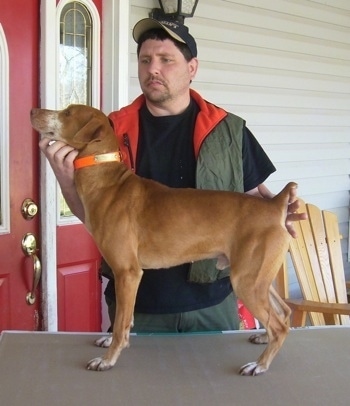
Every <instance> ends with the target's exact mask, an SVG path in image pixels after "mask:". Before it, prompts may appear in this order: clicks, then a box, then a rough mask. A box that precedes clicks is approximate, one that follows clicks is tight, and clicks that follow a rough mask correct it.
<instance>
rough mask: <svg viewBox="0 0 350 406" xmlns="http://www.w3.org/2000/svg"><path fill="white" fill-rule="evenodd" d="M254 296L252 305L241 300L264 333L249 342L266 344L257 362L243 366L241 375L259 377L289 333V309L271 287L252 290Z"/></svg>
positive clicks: (250, 301) (250, 302) (266, 368)
mask: <svg viewBox="0 0 350 406" xmlns="http://www.w3.org/2000/svg"><path fill="white" fill-rule="evenodd" d="M254 294H255V300H254V304H253V306H252V300H249V299H247V298H242V301H243V303H248V304H247V308H248V309H249V310H250V311H251V312H252V314H253V315H254V317H256V318H257V319H258V320H259V321H260V322H261V323H262V324H263V325H264V327H265V329H266V333H263V334H254V335H252V336H251V337H250V338H249V341H250V342H252V343H255V344H267V346H266V348H265V350H264V351H263V353H262V354H261V355H260V357H259V358H258V360H257V361H255V362H250V363H248V364H246V365H243V366H242V367H241V369H240V374H241V375H259V374H262V373H264V372H265V371H267V370H268V368H269V366H270V364H271V362H272V360H273V358H274V357H275V355H276V354H277V352H278V351H279V349H280V348H281V346H282V344H283V342H284V340H285V339H286V337H287V334H288V331H289V315H290V309H289V307H288V306H287V305H286V304H285V303H284V302H283V301H282V299H281V298H280V297H279V296H278V294H277V292H276V291H275V290H274V288H273V287H272V286H270V287H267V288H264V289H262V290H261V289H258V291H256V290H255V291H254V292H253V290H252V291H251V292H250V293H249V296H250V297H253V296H251V295H254Z"/></svg>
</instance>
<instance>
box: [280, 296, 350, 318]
mask: <svg viewBox="0 0 350 406" xmlns="http://www.w3.org/2000/svg"><path fill="white" fill-rule="evenodd" d="M285 302H286V304H287V305H288V306H289V307H290V308H291V309H292V310H293V311H295V310H296V311H303V312H315V313H325V314H344V315H348V316H350V304H349V303H321V302H314V301H312V300H304V299H285Z"/></svg>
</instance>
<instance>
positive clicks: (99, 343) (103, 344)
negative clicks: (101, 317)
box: [94, 335, 113, 348]
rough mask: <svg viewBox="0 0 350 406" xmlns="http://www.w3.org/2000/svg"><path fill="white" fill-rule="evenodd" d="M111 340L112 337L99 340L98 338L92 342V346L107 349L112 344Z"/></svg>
mask: <svg viewBox="0 0 350 406" xmlns="http://www.w3.org/2000/svg"><path fill="white" fill-rule="evenodd" d="M112 339H113V336H112V335H110V336H107V337H101V338H98V339H97V340H96V341H95V342H94V344H95V345H97V347H102V348H108V347H109V346H110V345H111V343H112Z"/></svg>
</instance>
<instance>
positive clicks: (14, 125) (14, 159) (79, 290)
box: [0, 0, 102, 331]
mask: <svg viewBox="0 0 350 406" xmlns="http://www.w3.org/2000/svg"><path fill="white" fill-rule="evenodd" d="M85 3H89V2H85ZM95 3H96V7H97V8H98V12H99V15H101V4H102V0H96V1H95ZM48 4H50V5H52V4H53V7H55V5H56V1H55V0H45V3H44V5H45V6H47V5H48ZM52 20H55V17H54V16H53V18H52ZM0 24H1V26H0V36H1V38H0V45H1V49H0V85H3V84H4V80H1V77H2V75H3V72H4V71H5V70H6V69H5V68H3V66H5V67H6V63H7V61H6V51H7V50H8V54H9V58H8V71H9V81H8V87H9V97H8V98H7V99H8V100H5V101H6V103H7V104H8V106H6V107H8V111H9V113H8V114H7V116H8V117H7V116H5V114H4V111H6V109H5V108H4V106H3V99H2V97H1V95H3V94H4V91H3V90H4V89H2V88H0V100H1V103H2V105H0V118H1V120H3V121H6V117H7V119H8V122H9V126H8V127H9V137H8V140H7V141H6V140H5V141H3V140H4V139H5V137H3V136H2V135H1V137H0V140H1V145H0V148H1V149H0V164H1V162H2V165H3V164H4V163H5V162H7V158H8V161H9V163H8V165H7V166H8V170H6V171H4V170H3V166H0V168H1V170H0V176H1V182H0V184H1V191H3V190H6V188H4V186H3V185H4V184H6V183H8V184H9V193H6V195H5V194H4V193H2V195H1V198H0V202H1V206H0V209H1V210H0V219H1V220H0V331H1V330H4V329H19V330H39V329H41V328H42V325H44V327H45V328H46V324H47V319H46V315H45V317H44V318H45V321H44V322H43V323H42V310H41V299H42V298H43V303H44V307H43V308H44V309H45V312H44V313H47V309H48V308H57V328H58V330H60V331H100V330H101V283H100V281H99V280H98V267H99V260H100V255H99V253H98V251H97V249H96V247H95V245H94V243H93V241H92V239H91V237H90V236H89V235H88V233H87V232H86V231H85V228H84V226H83V225H77V224H75V225H59V226H57V229H56V230H53V233H55V232H56V231H57V247H55V248H54V250H55V253H56V256H57V269H56V271H57V297H56V295H55V292H43V294H41V285H40V282H39V285H38V286H36V287H35V288H34V291H33V292H31V291H32V289H33V281H34V279H35V278H34V275H35V276H36V277H38V276H40V275H39V273H40V266H39V258H41V259H42V260H43V261H42V262H43V264H47V262H48V260H47V259H48V255H47V252H45V249H44V248H45V246H46V245H47V241H46V240H45V239H43V241H41V242H40V241H39V238H40V234H39V233H40V231H41V230H42V229H43V228H45V227H46V224H41V225H40V224H39V222H40V218H41V216H40V207H38V210H39V211H38V213H37V214H35V215H34V217H33V218H31V219H29V217H30V214H31V213H35V206H34V205H33V204H32V203H31V202H32V201H33V202H34V203H35V204H36V205H37V206H39V200H40V199H39V194H40V193H39V187H40V186H39V177H40V172H39V161H40V159H39V158H40V157H39V149H38V134H36V133H35V132H34V131H33V130H32V128H31V125H30V121H29V112H30V109H31V108H32V107H37V106H40V100H39V91H40V89H39V76H40V69H39V60H40V55H39V49H40V43H39V42H40V37H42V38H43V37H44V36H43V35H42V33H40V0H31V1H22V0H12V1H8V0H0ZM50 24H51V27H52V26H55V21H52V22H51V18H50ZM3 44H5V46H4V45H3ZM49 45H50V46H49V47H48V48H49V53H50V54H49V57H50V59H52V58H55V44H49ZM41 49H43V47H42V46H41ZM51 52H52V55H51ZM50 75H51V76H52V74H51V72H49V75H44V76H43V77H42V78H41V79H40V81H41V84H43V82H44V81H45V77H49V76H50ZM5 85H6V83H5ZM42 99H43V98H42ZM43 107H47V106H45V105H44V106H43ZM50 107H52V106H50ZM0 124H1V125H0V129H1V130H2V129H3V128H5V127H6V126H5V125H3V123H0ZM6 143H7V144H6ZM5 144H6V145H5ZM7 146H9V154H8V157H7V155H6V147H7ZM41 193H44V192H43V191H41ZM28 199H30V200H28ZM25 201H27V202H29V203H28V205H27V213H28V214H25V213H24V214H23V213H22V205H23V202H25ZM53 206H54V204H53ZM6 210H7V211H8V213H9V215H8V217H9V226H8V227H2V223H6V221H4V220H6V218H5V217H6ZM43 210H45V211H46V212H48V211H47V208H46V207H45V208H44V209H43ZM4 214H5V216H4ZM49 215H50V216H51V218H53V217H56V213H55V209H54V208H53V207H51V208H50V212H49ZM43 218H45V216H43ZM5 226H6V224H5ZM24 237H26V238H24ZM22 240H23V241H26V244H25V245H26V247H27V248H26V249H27V251H28V253H27V254H25V252H24V250H23V248H22ZM34 242H36V247H35V246H34V247H33V244H34ZM41 249H42V252H41ZM56 256H55V257H56ZM47 267H49V265H47ZM45 268H46V266H44V267H43V269H42V272H43V275H45V272H46V275H47V274H48V269H45ZM50 275H52V273H51V274H50ZM37 281H38V278H36V281H35V284H36V283H37ZM54 290H56V289H54ZM29 292H30V294H28V293H29ZM34 296H35V300H34ZM53 301H54V303H53ZM33 302H34V303H33ZM54 317H56V316H54Z"/></svg>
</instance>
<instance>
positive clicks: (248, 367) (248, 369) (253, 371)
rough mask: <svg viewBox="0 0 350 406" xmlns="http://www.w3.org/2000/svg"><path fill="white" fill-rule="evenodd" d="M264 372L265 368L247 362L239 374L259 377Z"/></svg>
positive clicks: (255, 363)
mask: <svg viewBox="0 0 350 406" xmlns="http://www.w3.org/2000/svg"><path fill="white" fill-rule="evenodd" d="M266 371H267V368H265V367H263V366H262V365H259V364H258V363H257V362H249V363H248V364H245V365H243V366H242V367H241V368H240V370H239V373H240V374H241V375H244V376H256V375H261V374H263V373H264V372H266Z"/></svg>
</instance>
